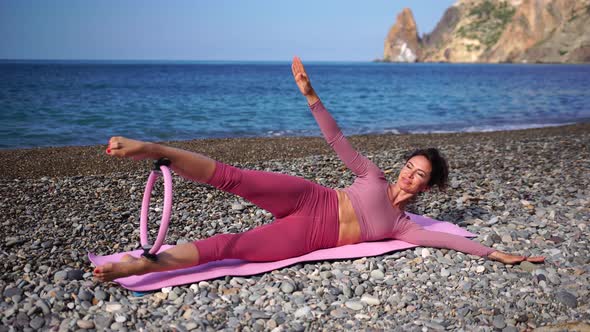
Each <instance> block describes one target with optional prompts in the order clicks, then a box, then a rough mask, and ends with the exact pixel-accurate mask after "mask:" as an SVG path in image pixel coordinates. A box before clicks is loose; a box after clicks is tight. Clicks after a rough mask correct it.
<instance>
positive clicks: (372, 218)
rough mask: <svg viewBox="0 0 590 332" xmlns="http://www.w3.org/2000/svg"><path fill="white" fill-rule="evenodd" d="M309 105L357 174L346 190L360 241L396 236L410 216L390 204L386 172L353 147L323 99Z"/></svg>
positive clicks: (344, 159) (323, 128) (330, 139)
mask: <svg viewBox="0 0 590 332" xmlns="http://www.w3.org/2000/svg"><path fill="white" fill-rule="evenodd" d="M310 108H311V111H312V114H313V116H314V118H315V120H316V121H317V123H318V125H319V126H320V129H321V131H322V134H323V135H324V138H325V139H326V141H327V142H328V144H329V145H330V146H331V147H332V149H334V151H335V152H336V154H338V157H339V158H340V160H342V162H344V164H345V165H346V167H348V169H350V170H351V171H352V172H353V173H354V174H355V175H356V176H357V178H356V180H355V181H354V183H353V184H352V185H351V186H349V187H347V188H345V189H344V191H345V192H346V193H347V194H348V197H349V198H350V201H351V203H352V207H353V209H354V211H355V212H356V216H357V218H358V221H359V224H360V228H361V241H363V242H364V241H377V240H382V239H387V238H394V237H395V234H397V233H398V232H400V231H402V229H400V228H401V226H402V225H405V224H407V223H406V221H407V220H408V219H409V218H408V216H407V215H406V214H405V213H404V211H403V210H401V209H399V208H394V207H393V206H392V205H391V202H390V200H389V196H388V193H387V189H388V186H389V184H388V183H387V180H386V179H385V174H384V173H383V172H382V171H381V169H379V167H377V165H375V164H374V163H373V162H371V161H370V160H369V159H367V158H366V157H365V156H363V155H361V154H360V153H359V152H358V151H356V150H355V149H354V148H353V147H352V145H351V144H350V142H348V140H347V139H346V137H344V135H343V134H342V131H341V130H340V128H339V127H338V124H336V121H335V120H334V118H333V117H332V115H330V113H329V112H328V111H327V110H326V108H325V107H324V105H323V104H322V102H321V101H317V102H315V103H314V104H313V105H311V106H310Z"/></svg>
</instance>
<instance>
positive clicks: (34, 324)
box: [29, 316, 45, 330]
mask: <svg viewBox="0 0 590 332" xmlns="http://www.w3.org/2000/svg"><path fill="white" fill-rule="evenodd" d="M29 325H30V326H31V328H32V329H33V330H39V329H40V328H42V327H43V326H44V325H45V319H44V318H43V317H40V316H37V317H35V318H33V319H32V320H31V322H30V323H29Z"/></svg>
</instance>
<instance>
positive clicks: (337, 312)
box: [330, 309, 346, 318]
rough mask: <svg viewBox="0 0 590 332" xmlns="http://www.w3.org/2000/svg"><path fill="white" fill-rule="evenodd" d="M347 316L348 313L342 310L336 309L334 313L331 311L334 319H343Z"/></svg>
mask: <svg viewBox="0 0 590 332" xmlns="http://www.w3.org/2000/svg"><path fill="white" fill-rule="evenodd" d="M345 315H346V312H344V311H343V310H341V309H334V310H332V311H330V316H332V317H334V318H342V317H344V316H345Z"/></svg>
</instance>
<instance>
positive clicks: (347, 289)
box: [342, 285, 352, 298]
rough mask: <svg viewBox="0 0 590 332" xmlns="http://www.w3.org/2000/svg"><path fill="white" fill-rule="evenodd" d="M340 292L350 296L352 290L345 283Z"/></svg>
mask: <svg viewBox="0 0 590 332" xmlns="http://www.w3.org/2000/svg"><path fill="white" fill-rule="evenodd" d="M342 294H344V296H346V297H347V298H351V297H352V290H351V289H350V287H348V286H347V285H344V286H342Z"/></svg>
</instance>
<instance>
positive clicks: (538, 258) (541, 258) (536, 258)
mask: <svg viewBox="0 0 590 332" xmlns="http://www.w3.org/2000/svg"><path fill="white" fill-rule="evenodd" d="M526 261H527V262H531V263H543V262H545V256H531V257H527V258H526Z"/></svg>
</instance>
